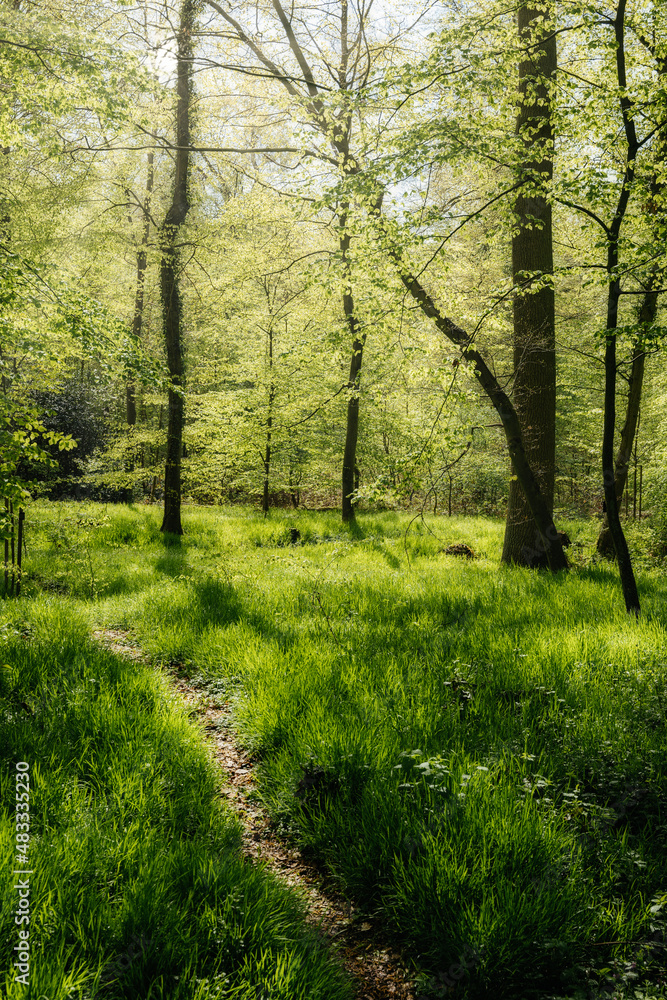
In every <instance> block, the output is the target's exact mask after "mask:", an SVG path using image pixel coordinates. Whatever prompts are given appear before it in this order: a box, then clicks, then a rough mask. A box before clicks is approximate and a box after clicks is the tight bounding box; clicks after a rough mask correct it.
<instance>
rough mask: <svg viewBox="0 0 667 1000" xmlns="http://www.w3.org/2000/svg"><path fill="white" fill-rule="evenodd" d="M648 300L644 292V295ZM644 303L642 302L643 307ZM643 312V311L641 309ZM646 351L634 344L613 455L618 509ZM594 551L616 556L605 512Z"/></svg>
mask: <svg viewBox="0 0 667 1000" xmlns="http://www.w3.org/2000/svg"><path fill="white" fill-rule="evenodd" d="M647 298H648V293H647ZM653 298H654V300H655V309H654V316H655V312H656V311H657V295H655V294H654V295H653ZM645 302H646V300H645V301H644V304H645ZM642 311H643V309H642ZM645 358H646V352H645V350H644V347H643V344H642V342H641V341H640V340H638V341H635V344H634V348H633V352H632V368H631V371H630V384H629V386H628V400H627V403H626V408H625V422H624V424H623V428H622V430H621V440H620V443H619V446H618V451H617V453H616V464H615V468H614V487H615V491H616V500H617V503H618V504H619V506H620V503H621V499H622V497H623V490H624V489H625V484H626V482H627V478H628V469H629V468H630V459H631V457H632V445H633V442H634V440H635V435H636V433H637V421H638V419H639V407H640V403H641V397H642V386H643V382H644V361H645ZM597 550H598V553H599V554H600V555H601V556H604V557H605V558H606V559H613V558H614V556H615V555H616V551H615V549H614V541H613V539H612V537H611V531H610V530H609V518H608V517H607V512H606V510H605V513H604V517H603V521H602V527H601V529H600V534H599V535H598V540H597Z"/></svg>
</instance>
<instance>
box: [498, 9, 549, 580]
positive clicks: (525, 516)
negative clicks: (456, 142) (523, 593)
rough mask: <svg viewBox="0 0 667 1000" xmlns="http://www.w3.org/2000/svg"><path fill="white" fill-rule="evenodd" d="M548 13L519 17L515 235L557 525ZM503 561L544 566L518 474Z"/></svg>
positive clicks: (519, 299) (535, 402) (534, 445)
mask: <svg viewBox="0 0 667 1000" xmlns="http://www.w3.org/2000/svg"><path fill="white" fill-rule="evenodd" d="M551 14H552V12H551V10H550V9H549V8H548V7H544V6H539V7H535V6H533V5H522V6H521V7H519V10H518V30H519V44H520V46H521V47H522V50H523V58H522V60H521V62H520V63H519V113H518V118H517V135H518V137H519V142H520V152H519V157H520V162H519V178H518V180H519V188H518V192H517V196H516V201H515V204H514V211H515V214H516V223H515V226H514V232H513V235H512V278H513V282H514V289H515V291H514V297H513V307H514V392H513V396H514V407H515V409H516V414H517V418H518V420H519V422H520V424H521V427H522V429H523V444H524V450H525V456H526V460H527V461H528V463H529V464H530V466H531V467H532V469H533V472H534V474H535V477H536V479H537V482H538V483H539V485H540V491H541V493H542V496H543V497H544V502H545V504H546V506H547V509H548V512H549V514H550V516H551V517H553V499H554V474H555V459H556V330H555V308H554V286H553V238H552V219H551V215H552V213H551V201H550V192H549V186H550V182H551V179H552V175H553V139H554V136H553V122H552V114H551V103H552V96H553V91H554V86H555V73H556V36H555V34H554V22H553V18H552V16H551ZM512 471H513V475H512V478H511V481H510V491H509V499H508V504H507V516H506V524H505V540H504V543H503V553H502V561H503V562H506V563H519V564H522V565H528V566H539V565H543V564H544V562H545V554H544V553H543V552H541V551H540V548H541V547H540V546H538V548H537V550H536V549H535V548H534V543H535V540H536V538H539V532H538V533H537V535H536V526H535V523H534V521H533V518H532V514H531V509H530V504H529V503H528V500H527V498H526V494H525V492H524V489H523V487H522V485H521V483H520V481H519V478H518V476H517V474H516V470H515V469H513V470H512Z"/></svg>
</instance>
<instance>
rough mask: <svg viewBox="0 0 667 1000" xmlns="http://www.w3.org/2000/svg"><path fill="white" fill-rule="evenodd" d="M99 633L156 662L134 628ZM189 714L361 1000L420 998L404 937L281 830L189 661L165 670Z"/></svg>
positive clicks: (274, 865) (248, 831)
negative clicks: (392, 937)
mask: <svg viewBox="0 0 667 1000" xmlns="http://www.w3.org/2000/svg"><path fill="white" fill-rule="evenodd" d="M92 634H93V639H94V640H95V641H96V642H99V643H101V644H102V645H103V646H105V647H106V648H107V649H109V650H111V652H113V653H116V654H117V655H119V656H123V657H127V658H129V659H131V660H135V661H137V660H140V661H142V662H147V663H150V660H149V658H148V657H146V655H145V653H144V652H143V650H141V649H140V648H139V647H138V646H137V645H135V644H134V643H133V642H132V637H131V634H130V633H129V632H122V631H119V630H118V629H95V630H94V631H93V633H92ZM163 669H164V670H165V672H166V673H167V676H168V678H169V682H170V684H172V685H173V687H174V689H175V690H176V691H177V692H178V694H179V697H180V698H181V699H182V701H183V703H184V705H185V706H186V709H187V711H188V715H189V716H190V717H191V718H193V719H194V720H195V721H196V722H197V724H198V725H199V726H200V727H201V729H202V736H203V738H204V740H205V741H206V744H207V746H208V747H209V749H210V750H211V755H212V759H213V760H214V762H215V765H216V766H217V767H218V768H219V769H220V771H221V773H222V782H223V784H222V787H221V792H222V794H223V795H224V797H225V799H226V800H227V802H228V804H229V806H230V808H231V809H232V811H233V813H234V815H235V816H236V818H237V819H238V820H239V822H240V823H241V826H242V829H243V856H244V857H245V858H246V859H247V860H248V861H250V862H251V863H254V864H260V865H262V866H266V867H267V868H269V869H270V870H271V871H273V872H274V874H275V875H277V876H278V877H279V878H280V879H281V881H282V882H284V883H285V885H287V886H289V887H290V888H291V889H293V890H295V891H296V892H298V893H299V894H300V895H301V896H302V897H303V898H304V900H305V903H306V908H307V909H306V919H307V921H308V923H310V924H311V925H312V926H313V928H314V929H315V930H316V932H317V933H318V934H319V935H320V936H321V937H322V939H323V940H324V941H325V943H326V944H327V945H328V946H329V947H330V948H331V950H332V952H333V953H334V954H335V955H336V957H337V958H338V959H339V961H340V962H341V964H342V965H343V967H344V968H345V970H346V972H347V973H348V975H349V976H350V979H351V981H352V982H353V984H354V998H355V1000H414V996H415V994H414V989H413V988H412V985H411V976H410V974H409V971H408V967H407V963H406V962H405V961H403V960H402V957H401V954H400V951H398V950H397V945H396V942H395V941H393V942H392V944H388V942H387V935H386V932H385V933H383V932H382V925H381V922H380V921H379V920H376V921H370V920H368V919H366V918H367V915H366V914H365V913H363V912H361V913H360V912H358V910H357V908H356V907H355V906H353V904H352V903H351V902H350V901H349V900H346V899H345V898H344V897H343V896H341V895H340V894H339V893H337V892H335V890H334V889H333V887H332V886H331V884H329V883H328V881H327V879H326V874H325V873H324V872H323V871H322V869H321V867H319V866H317V865H315V864H313V863H312V862H310V863H309V862H308V861H307V860H306V859H305V858H304V857H303V855H302V853H301V852H300V851H299V850H298V849H296V848H294V847H291V846H290V845H289V844H288V843H287V842H286V841H285V839H284V838H281V837H279V836H278V835H277V834H276V832H275V829H274V824H273V823H272V820H271V817H270V815H269V813H268V812H267V810H266V809H265V808H264V807H263V806H262V802H261V798H260V796H259V795H258V790H257V781H256V779H255V776H254V774H253V761H252V758H251V756H250V755H249V754H248V753H247V752H246V751H245V750H244V749H243V747H242V746H240V744H239V742H238V739H237V738H236V736H235V733H234V730H233V727H232V725H231V719H230V711H229V704H225V703H223V704H219V703H218V702H217V701H216V700H215V699H212V698H210V697H209V696H208V694H207V692H206V689H205V688H202V687H198V686H195V685H194V684H192V683H191V680H190V677H189V675H188V673H187V672H186V671H185V669H184V667H183V664H180V665H179V664H172V665H171V666H170V667H169V668H163Z"/></svg>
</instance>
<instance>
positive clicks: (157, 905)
mask: <svg viewBox="0 0 667 1000" xmlns="http://www.w3.org/2000/svg"><path fill="white" fill-rule="evenodd" d="M5 607H6V610H7V612H8V614H7V617H6V619H5V623H4V628H3V636H2V642H1V644H0V655H1V658H2V662H3V668H2V671H1V672H0V684H1V686H0V712H1V714H0V757H1V758H2V761H3V771H2V778H1V781H0V784H1V790H2V803H3V813H2V818H1V822H0V869H1V870H2V873H3V878H2V882H1V883H0V884H1V885H2V906H1V913H2V915H1V917H0V970H1V971H0V983H1V984H2V986H1V993H2V996H3V997H4V998H7V1000H15V998H16V1000H18V998H21V1000H25V998H27V997H28V998H33V997H34V998H37V997H47V998H48V1000H65V998H67V997H78V998H81V1000H84V998H92V997H99V998H100V1000H103V998H104V1000H120V998H128V1000H129V998H137V997H141V998H142V1000H149V998H150V1000H161V998H170V1000H171V998H173V1000H177V998H178V1000H194V998H196V1000H213V998H234V1000H237V998H238V1000H257V997H258V996H260V995H264V996H267V997H268V996H271V997H276V998H281V1000H292V998H293V997H300V998H302V1000H310V998H312V997H319V998H321V1000H329V998H330V997H335V998H337V1000H344V998H346V997H349V990H348V987H347V986H346V983H345V981H344V977H343V975H342V973H341V972H340V971H339V969H338V968H337V967H336V966H335V965H334V964H332V961H331V960H330V959H329V958H328V956H327V955H326V954H325V952H324V948H323V946H322V945H321V943H320V942H319V941H318V940H317V939H316V937H315V936H314V935H313V933H312V932H310V931H309V930H307V929H306V927H305V925H304V923H303V917H302V906H301V904H300V902H299V901H298V899H296V898H295V897H294V896H293V895H292V894H289V893H288V892H287V891H286V890H284V889H283V888H282V887H281V886H280V885H279V884H278V883H277V882H276V881H275V879H273V878H272V877H271V876H270V875H269V874H268V873H267V872H266V871H264V870H263V869H262V868H261V867H257V868H255V867H252V866H250V865H248V864H246V863H244V861H243V859H242V856H241V853H240V834H239V828H238V826H237V823H236V821H235V820H234V819H233V818H231V817H230V815H229V814H228V813H227V812H226V811H225V810H224V809H223V807H222V806H221V805H220V798H219V794H218V789H217V784H216V783H217V777H216V774H215V772H214V770H213V767H212V765H211V762H210V761H209V759H208V757H207V754H206V752H205V750H204V747H203V745H202V740H201V737H200V735H199V733H198V732H197V731H196V730H195V729H194V727H193V725H192V723H191V722H190V721H189V719H188V718H187V716H186V714H185V712H184V711H183V709H181V708H179V707H178V706H177V705H176V704H175V702H174V699H173V696H172V694H171V692H170V690H169V688H168V686H167V683H166V681H165V680H164V679H162V678H160V677H159V676H158V675H157V674H156V673H155V672H154V671H152V670H150V669H148V668H146V667H145V666H143V665H137V664H136V663H128V662H126V661H123V660H122V659H120V658H119V657H117V656H114V655H113V654H111V653H108V652H106V651H104V650H102V649H100V648H99V647H98V646H96V645H94V644H93V643H92V642H91V641H90V638H89V623H88V620H87V618H86V616H85V615H84V614H82V612H81V610H80V609H77V607H76V605H75V604H74V603H73V602H71V601H69V600H63V599H60V600H58V599H54V598H53V597H49V598H47V599H43V598H42V599H40V598H36V599H34V600H33V602H28V601H24V600H21V601H20V602H16V603H15V604H14V605H11V606H8V605H5ZM18 761H21V762H26V763H27V764H28V765H29V777H30V816H31V831H30V850H29V869H30V870H31V871H32V872H33V874H32V875H30V877H29V881H30V911H29V917H30V923H29V925H28V929H29V933H30V938H29V941H30V963H29V965H30V971H29V986H28V987H26V986H25V985H24V984H22V983H21V982H17V981H16V979H15V973H16V970H15V968H14V960H15V959H16V957H17V955H16V953H15V950H14V949H15V946H16V945H18V943H19V937H18V930H19V927H18V926H17V925H16V923H15V913H16V909H17V902H18V893H17V890H16V889H15V887H14V886H15V883H16V880H17V878H18V876H13V875H12V872H13V871H14V868H15V859H16V852H15V843H14V812H13V805H14V797H15V796H14V789H15V774H16V771H15V764H16V762H18ZM21 815H23V813H21ZM21 926H22V927H23V925H21Z"/></svg>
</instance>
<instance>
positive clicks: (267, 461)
mask: <svg viewBox="0 0 667 1000" xmlns="http://www.w3.org/2000/svg"><path fill="white" fill-rule="evenodd" d="M269 371H270V372H271V382H270V384H269V407H268V413H267V416H266V442H265V445H264V491H263V494H262V510H263V511H264V517H266V516H267V514H268V513H269V478H270V475H271V432H272V430H273V401H274V399H275V397H276V387H275V385H274V384H273V328H272V327H271V326H269Z"/></svg>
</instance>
